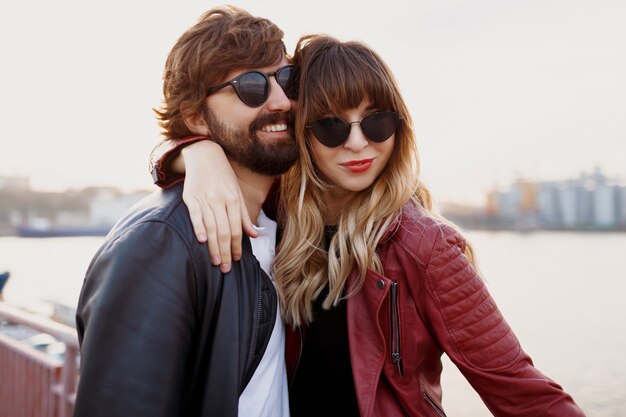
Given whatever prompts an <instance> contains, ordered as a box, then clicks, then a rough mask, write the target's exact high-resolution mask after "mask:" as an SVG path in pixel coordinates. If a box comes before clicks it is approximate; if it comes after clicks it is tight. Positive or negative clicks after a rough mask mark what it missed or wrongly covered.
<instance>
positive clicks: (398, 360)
mask: <svg viewBox="0 0 626 417" xmlns="http://www.w3.org/2000/svg"><path fill="white" fill-rule="evenodd" d="M391 358H392V361H393V364H394V365H396V366H397V367H398V373H400V376H402V375H404V366H402V358H401V357H400V352H393V353H392V354H391Z"/></svg>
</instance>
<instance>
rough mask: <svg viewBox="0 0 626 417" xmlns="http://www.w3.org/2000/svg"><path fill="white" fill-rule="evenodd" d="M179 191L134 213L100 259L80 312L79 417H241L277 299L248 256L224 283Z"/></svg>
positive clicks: (138, 207)
mask: <svg viewBox="0 0 626 417" xmlns="http://www.w3.org/2000/svg"><path fill="white" fill-rule="evenodd" d="M181 193H182V185H178V186H175V187H172V188H170V189H168V190H165V191H159V192H156V193H154V194H152V195H151V196H149V197H147V198H146V199H144V200H143V201H141V202H140V203H138V204H137V205H136V206H135V207H133V208H132V209H131V210H130V211H129V212H128V213H127V214H126V215H125V216H124V217H123V218H122V219H121V220H120V221H119V222H118V224H117V225H116V226H115V228H114V229H113V230H112V231H111V233H110V234H109V236H108V237H107V239H106V241H105V243H104V245H103V246H102V247H101V248H100V250H99V251H98V253H97V254H96V256H95V257H94V259H93V261H92V262H91V265H90V266H89V269H88V271H87V275H86V278H85V282H84V284H83V289H82V292H81V295H80V300H79V303H78V309H77V316H76V321H77V329H78V335H79V340H80V343H81V371H80V373H81V376H80V384H79V387H78V392H77V397H76V404H75V411H74V416H75V417H100V416H102V417H105V416H106V417H121V416H125V417H126V416H128V417H130V416H132V417H144V416H145V417H159V416H171V417H174V416H176V417H180V416H220V417H228V416H236V415H237V408H238V400H239V395H240V394H241V392H242V391H243V389H244V388H245V386H246V385H247V383H248V381H249V380H250V378H251V376H252V374H253V373H254V370H255V369H256V367H257V365H258V363H259V361H260V359H261V357H262V356H263V353H264V352H265V349H266V347H267V343H268V341H269V338H270V336H271V333H272V329H273V327H274V323H275V319H276V314H277V308H276V307H277V298H276V293H275V290H274V286H273V284H272V282H271V281H270V278H269V277H268V276H267V275H266V274H265V272H263V270H262V269H261V267H260V266H259V263H258V261H257V260H256V258H255V257H254V256H253V255H252V251H251V247H250V241H249V239H248V238H247V237H245V238H244V242H243V248H244V251H243V255H242V258H241V260H240V261H238V262H234V263H233V265H232V270H231V272H229V273H228V274H226V275H224V274H222V273H221V272H220V270H219V268H218V267H214V266H212V265H211V263H210V260H209V254H208V250H207V247H206V245H205V244H202V243H198V242H197V241H196V238H195V235H194V233H193V230H192V226H191V222H190V220H189V215H188V212H187V208H186V206H185V205H184V204H183V202H182V199H181Z"/></svg>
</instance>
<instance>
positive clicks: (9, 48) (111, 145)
mask: <svg viewBox="0 0 626 417" xmlns="http://www.w3.org/2000/svg"><path fill="white" fill-rule="evenodd" d="M220 4H224V3H221V2H219V3H218V2H209V1H179V2H171V1H167V2H166V1H160V0H159V1H144V0H137V1H121V0H111V1H106V2H104V1H102V2H86V1H74V0H72V1H70V0H60V1H54V2H50V1H43V0H38V1H29V0H23V1H20V2H15V1H14V2H3V3H2V5H0V39H1V40H0V42H1V44H0V46H1V50H2V63H1V65H0V80H1V81H0V82H1V93H0V94H1V97H2V100H0V117H1V118H2V119H1V122H2V130H1V132H0V141H1V142H0V145H1V146H0V176H13V175H20V176H28V177H30V179H31V184H32V185H33V187H35V188H37V189H47V190H63V189H67V188H69V187H73V188H77V187H83V186H87V185H114V186H118V187H120V188H122V189H124V190H128V191H130V190H134V189H140V188H142V189H146V188H147V189H150V188H152V187H153V185H152V183H151V179H150V176H149V175H148V168H147V166H148V155H149V152H150V150H151V149H152V147H153V146H154V145H155V144H156V143H157V141H158V140H159V129H158V126H157V124H156V121H155V118H154V115H153V113H152V110H151V109H152V108H153V107H155V106H158V105H159V104H160V100H161V91H162V90H161V88H162V78H161V76H162V69H163V64H164V62H165V59H166V56H167V53H168V52H169V50H170V48H171V47H172V46H173V44H174V43H175V42H176V40H177V39H178V37H179V36H180V35H181V34H182V33H183V32H184V31H185V30H186V29H187V28H189V27H190V26H192V25H193V24H194V23H195V22H196V20H197V18H198V17H199V16H200V15H201V14H202V13H203V12H204V11H206V10H208V9H210V8H211V7H213V6H216V5H220ZM231 4H234V5H236V6H239V7H242V8H244V9H247V10H248V11H249V12H251V13H252V14H255V15H258V16H263V17H267V18H269V19H270V20H272V21H274V22H275V23H276V24H277V25H278V26H279V27H281V28H282V29H283V30H284V32H285V43H286V45H287V48H288V50H289V51H293V48H294V46H295V44H296V42H297V39H298V38H299V36H301V35H303V34H308V33H328V34H331V35H334V36H336V37H338V38H340V39H342V40H351V39H357V40H361V41H363V42H366V43H367V44H369V45H370V46H372V47H373V48H374V49H375V50H376V51H378V52H379V54H380V55H381V56H382V57H383V59H385V60H386V62H387V63H388V64H389V66H390V67H391V69H392V71H393V72H394V73H395V75H396V77H397V79H398V81H399V84H400V87H401V89H402V92H403V95H404V98H405V100H406V101H407V104H408V106H409V109H410V111H411V114H412V116H413V119H414V122H415V128H416V133H417V140H418V146H419V148H420V153H421V159H422V167H421V173H422V178H423V180H424V181H425V183H426V184H427V185H428V186H429V187H430V189H431V191H432V193H433V195H434V197H435V200H436V201H455V202H461V203H463V202H465V203H480V202H482V200H483V194H484V193H485V191H488V190H490V189H491V188H493V187H503V186H506V185H507V184H509V183H510V182H511V181H513V180H514V179H515V178H518V177H524V178H528V179H531V180H543V179H563V178H569V177H574V176H577V175H578V174H579V173H580V172H582V171H591V170H592V169H593V168H594V167H595V166H600V167H601V168H602V169H603V170H604V172H605V173H606V174H607V175H609V176H610V177H614V178H616V179H619V180H626V164H625V162H626V77H625V75H624V74H626V25H625V24H624V22H626V2H624V1H621V0H594V1H591V0H588V1H581V0H568V1H564V0H553V1H551V0H528V1H513V0H472V1H462V0H428V1H421V0H414V1H398V0H387V1H384V2H370V1H341V2H340V1H328V0H318V1H315V2H306V3H305V2H298V1H284V0H273V1H266V0H256V1H232V2H231Z"/></svg>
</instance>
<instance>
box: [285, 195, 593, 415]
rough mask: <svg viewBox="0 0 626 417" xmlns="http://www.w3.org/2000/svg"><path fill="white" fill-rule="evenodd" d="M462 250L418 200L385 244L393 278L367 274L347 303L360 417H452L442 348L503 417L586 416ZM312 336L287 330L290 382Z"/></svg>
mask: <svg viewBox="0 0 626 417" xmlns="http://www.w3.org/2000/svg"><path fill="white" fill-rule="evenodd" d="M464 248H465V241H464V239H463V238H462V237H461V235H460V234H459V233H458V232H457V231H456V230H454V229H453V228H452V227H450V226H448V225H445V224H443V223H441V221H439V220H437V219H434V218H433V217H432V216H431V215H429V214H427V213H424V211H423V210H421V209H420V208H418V207H416V206H415V205H413V204H410V203H409V204H407V205H406V206H405V208H404V211H403V213H402V215H401V216H400V217H399V219H398V220H397V221H396V223H395V225H394V226H393V227H391V228H390V230H389V231H388V232H387V234H386V236H385V237H384V238H383V239H382V240H381V242H380V244H379V246H378V254H379V256H380V259H381V262H382V265H383V268H384V271H385V274H384V275H380V274H378V273H376V272H374V271H371V270H368V272H367V276H366V279H365V283H364V285H363V287H362V289H361V290H360V291H359V292H358V293H356V294H355V295H354V296H352V297H350V298H348V299H347V301H346V303H347V315H348V340H349V345H350V359H351V362H352V373H353V377H354V385H355V389H356V395H357V400H358V404H359V411H360V414H361V416H362V417H373V416H385V417H392V416H433V417H441V416H445V413H444V411H443V409H442V407H441V385H440V374H441V369H442V365H441V355H442V353H444V352H445V353H446V354H447V355H448V356H449V357H450V359H451V360H452V362H454V364H455V365H456V366H457V367H458V368H459V370H460V371H461V372H462V373H463V375H464V376H465V378H466V379H467V380H468V381H469V383H470V384H471V385H472V387H474V389H475V390H476V391H477V392H478V394H480V396H481V398H482V399H483V401H484V402H485V404H486V405H487V407H488V408H489V410H490V411H491V412H492V413H493V415H495V416H526V417H542V416H546V417H547V416H554V417H557V416H558V417H569V416H584V413H583V412H582V410H581V409H580V408H579V407H578V406H577V405H576V404H575V403H574V401H573V400H572V398H571V397H570V396H569V395H568V394H567V393H565V392H564V391H563V390H562V388H561V387H560V386H559V385H558V384H556V383H555V382H554V381H552V380H551V379H549V378H548V377H546V376H544V375H543V374H542V373H541V372H539V370H537V369H536V368H535V367H534V366H533V363H532V361H531V359H530V357H529V356H528V355H527V354H526V353H525V352H524V351H523V350H522V348H521V346H520V343H519V341H518V340H517V338H516V337H515V335H514V334H513V332H512V330H511V328H510V327H509V325H508V324H507V323H506V321H505V320H504V318H503V317H502V314H501V313H500V311H499V310H498V308H497V306H496V303H495V302H494V300H493V299H492V298H491V296H490V295H489V292H488V291H487V288H486V287H485V284H484V282H483V280H482V279H481V277H480V276H479V275H478V274H477V272H476V270H475V269H474V268H473V266H472V265H471V263H470V262H469V261H468V259H467V258H466V257H465V255H464ZM354 274H355V273H354V272H353V275H352V276H351V277H350V278H349V280H348V285H350V284H351V282H352V281H353V279H354V277H355V275H354ZM305 333H306V330H300V331H298V330H291V331H289V332H288V336H287V348H286V349H287V352H286V356H287V367H288V372H289V373H290V376H291V375H293V373H294V371H295V367H296V366H297V362H298V359H299V355H300V351H301V338H302V335H303V334H305Z"/></svg>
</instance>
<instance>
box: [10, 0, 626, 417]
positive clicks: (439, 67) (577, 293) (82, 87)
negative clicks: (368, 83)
mask: <svg viewBox="0 0 626 417" xmlns="http://www.w3.org/2000/svg"><path fill="white" fill-rule="evenodd" d="M218 4H223V3H218V2H210V1H193V2H192V1H181V2H176V3H173V2H165V1H150V2H148V1H135V2H122V1H120V0H113V1H108V2H99V3H91V2H79V1H57V2H44V1H41V0H38V1H28V0H27V1H22V2H10V3H7V2H5V3H2V5H0V35H1V36H0V39H1V41H0V42H1V46H2V55H3V57H2V65H0V82H1V83H2V100H1V101H0V115H1V116H0V117H1V118H2V119H1V120H2V127H3V128H2V133H0V141H1V144H2V146H1V147H0V293H1V294H2V295H1V296H0V297H4V300H5V301H6V303H8V304H10V305H12V306H16V307H19V308H21V309H26V310H29V311H31V312H35V313H37V314H45V315H51V316H53V317H54V319H55V320H59V321H65V322H67V323H70V324H71V323H72V321H73V317H72V315H73V308H74V307H75V305H76V302H77V298H78V293H79V291H80V287H81V284H82V279H83V276H84V272H85V270H86V268H87V266H88V264H89V261H90V260H91V257H92V256H93V254H94V253H95V251H96V250H97V248H98V247H99V245H100V244H101V243H102V241H103V239H104V238H103V235H104V234H106V231H107V230H108V229H109V228H110V227H111V225H112V224H113V223H114V222H115V221H116V219H117V218H118V217H119V216H120V215H121V214H122V213H123V212H124V211H125V210H126V209H127V208H128V207H129V206H130V205H131V204H133V203H134V202H135V201H137V200H138V199H140V198H142V197H143V196H145V195H146V194H147V193H149V192H151V191H153V190H155V187H154V186H153V185H152V181H151V178H150V175H149V173H148V155H149V152H150V150H151V149H152V147H153V146H154V145H155V144H156V143H157V141H158V140H159V130H158V127H157V124H156V121H155V118H154V115H153V113H152V110H151V109H152V108H153V107H155V106H158V105H159V104H160V100H161V75H162V68H163V64H164V62H165V59H166V56H167V53H168V52H169V50H170V48H171V47H172V46H173V44H174V43H175V41H176V40H177V38H178V36H180V34H182V32H183V31H185V30H186V29H187V28H188V27H190V26H191V25H193V24H194V22H195V21H196V19H197V18H198V17H199V16H200V15H201V14H202V13H203V12H204V11H206V10H208V9H209V8H211V7H213V6H215V5H218ZM232 4H234V5H237V6H239V7H242V8H245V9H247V10H248V11H250V12H251V13H253V14H255V15H260V16H264V17H267V18H269V19H271V20H272V21H274V22H275V23H276V24H277V25H278V26H280V27H281V28H282V29H283V30H284V31H285V42H286V45H287V48H288V50H289V51H293V48H294V46H295V44H296V42H297V39H298V38H299V36H301V35H303V34H308V33H319V32H323V33H328V34H331V35H334V36H336V37H339V38H341V39H344V40H349V39H358V40H362V41H364V42H366V43H368V44H369V45H371V46H372V47H373V48H374V49H376V50H377V51H378V52H379V53H380V55H381V56H382V57H383V58H384V59H385V60H386V61H387V63H388V64H389V66H390V67H391V69H392V71H393V72H394V73H395V75H396V77H397V79H398V81H399V84H400V86H401V88H402V91H403V93H404V97H405V99H406V101H407V103H408V105H409V108H410V110H411V113H412V116H413V119H414V121H415V128H416V132H417V138H418V144H419V148H420V151H421V158H422V177H423V179H424V181H425V183H426V184H427V185H428V186H429V187H430V189H431V191H432V193H433V196H434V198H435V202H436V205H437V207H438V208H439V209H440V210H441V211H442V212H443V213H444V214H445V215H447V216H448V217H450V218H451V219H453V220H454V221H455V222H457V223H458V224H459V225H460V226H461V227H462V229H463V230H464V233H465V235H466V236H467V238H468V239H469V240H470V241H471V242H472V243H473V244H474V246H475V248H476V251H477V253H478V262H479V266H480V268H481V271H482V273H483V275H484V277H485V280H486V281H487V285H488V288H489V290H490V291H491V293H492V295H493V296H494V298H495V299H496V301H497V302H498V305H499V307H500V309H501V310H502V311H503V313H504V315H505V317H506V318H507V320H508V321H509V323H510V324H511V326H512V327H513V329H514V331H515V332H516V334H517V336H518V337H519V339H520V340H521V342H522V346H523V347H524V348H525V350H526V351H527V352H528V353H530V355H531V356H532V357H533V359H534V361H535V364H536V365H537V366H538V368H539V369H541V370H542V371H543V372H544V373H546V374H547V375H548V376H550V377H552V378H553V379H555V380H556V381H557V382H559V383H560V384H561V385H563V387H564V388H565V389H566V390H567V391H568V392H569V393H571V394H572V396H573V397H574V398H575V399H576V401H577V402H578V403H579V404H580V405H581V407H582V408H583V409H584V410H585V411H586V413H587V415H589V416H618V415H620V414H619V413H621V412H622V411H621V408H622V406H623V404H624V403H626V394H625V393H626V361H625V360H624V358H623V354H622V353H621V352H624V351H625V349H626V336H624V334H623V332H620V331H619V330H618V329H620V328H621V329H623V328H626V307H625V306H624V303H623V301H622V299H623V296H622V294H623V293H624V290H625V289H626V285H625V284H624V282H625V281H624V278H626V273H625V272H624V271H625V270H626V257H624V256H623V254H624V252H625V251H626V234H625V233H623V232H624V231H626V117H625V116H626V77H624V74H626V54H625V53H624V52H625V49H624V46H625V45H626V25H624V22H625V21H626V3H625V2H621V1H618V0H596V1H593V2H592V1H581V0H570V1H563V0H554V1H545V0H544V1H537V0H529V1H524V2H515V1H510V0H509V1H501V0H499V1H496V0H474V1H461V0H444V1H435V0H427V1H426V0H417V1H410V2H409V1H398V0H390V1H385V2H369V1H358V2H357V1H344V2H338V1H327V0H320V1H316V2H305V3H303V2H293V1H283V0H273V1H265V0H255V1H253V0H249V1H236V2H235V1H233V2H232ZM5 271H6V272H9V273H10V278H9V279H8V281H6V285H4V289H3V290H2V289H1V287H2V285H3V280H2V276H3V275H2V274H3V273H4V272H5ZM1 332H2V328H1V327H0V333H1ZM44 347H45V346H44ZM0 372H2V370H1V369H0ZM3 377H4V376H3V375H2V374H0V378H3ZM443 385H444V387H443V392H444V396H443V398H444V400H443V405H444V408H445V409H446V411H447V414H448V415H449V416H465V417H480V416H489V415H490V414H489V412H488V411H487V410H486V408H485V407H484V405H482V403H481V401H480V398H479V397H478V396H477V394H475V393H474V392H473V390H472V389H471V387H470V386H469V385H468V384H467V383H466V382H465V380H464V379H463V377H462V375H460V374H459V373H458V371H457V370H456V368H455V367H454V365H453V364H451V363H450V362H449V361H447V360H446V362H445V369H444V376H443ZM618 410H619V411H618Z"/></svg>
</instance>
